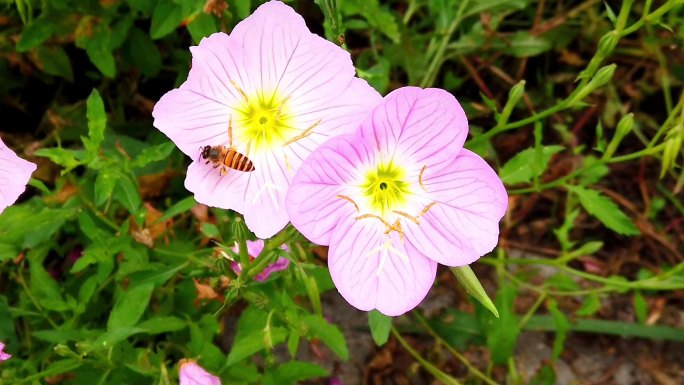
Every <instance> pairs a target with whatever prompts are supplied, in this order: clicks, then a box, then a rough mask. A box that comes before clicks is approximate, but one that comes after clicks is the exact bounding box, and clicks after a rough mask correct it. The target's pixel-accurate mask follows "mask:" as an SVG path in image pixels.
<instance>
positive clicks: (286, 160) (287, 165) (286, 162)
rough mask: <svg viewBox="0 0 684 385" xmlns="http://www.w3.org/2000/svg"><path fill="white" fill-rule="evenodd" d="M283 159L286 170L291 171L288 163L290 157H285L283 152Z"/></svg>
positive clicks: (285, 154)
mask: <svg viewBox="0 0 684 385" xmlns="http://www.w3.org/2000/svg"><path fill="white" fill-rule="evenodd" d="M283 159H284V160H285V168H286V169H287V171H289V172H292V165H291V164H290V159H289V158H288V157H287V153H283Z"/></svg>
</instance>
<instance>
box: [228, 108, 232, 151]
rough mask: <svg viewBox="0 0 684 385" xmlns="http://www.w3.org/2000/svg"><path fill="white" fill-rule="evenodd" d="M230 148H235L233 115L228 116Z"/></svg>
mask: <svg viewBox="0 0 684 385" xmlns="http://www.w3.org/2000/svg"><path fill="white" fill-rule="evenodd" d="M228 147H229V148H233V115H232V114H230V115H228Z"/></svg>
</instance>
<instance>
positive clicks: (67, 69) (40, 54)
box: [34, 45, 74, 82]
mask: <svg viewBox="0 0 684 385" xmlns="http://www.w3.org/2000/svg"><path fill="white" fill-rule="evenodd" d="M35 53H36V55H35V58H34V61H35V64H36V66H37V67H38V68H40V70H41V71H43V72H45V73H47V74H50V75H54V76H61V77H63V78H64V79H66V80H68V81H70V82H73V81H74V71H73V69H72V68H71V62H70V61H69V56H68V55H67V54H66V51H64V48H62V47H61V46H58V45H55V46H44V45H40V46H38V47H36V51H35Z"/></svg>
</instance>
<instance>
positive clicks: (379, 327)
mask: <svg viewBox="0 0 684 385" xmlns="http://www.w3.org/2000/svg"><path fill="white" fill-rule="evenodd" d="M368 326H369V327H370V331H371V335H372V336H373V341H375V344H376V345H378V346H382V345H384V344H385V343H386V342H387V340H388V339H389V334H390V330H391V329H392V317H388V316H386V315H384V314H382V313H380V312H379V311H377V310H371V311H369V312H368Z"/></svg>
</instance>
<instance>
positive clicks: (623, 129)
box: [603, 113, 634, 159]
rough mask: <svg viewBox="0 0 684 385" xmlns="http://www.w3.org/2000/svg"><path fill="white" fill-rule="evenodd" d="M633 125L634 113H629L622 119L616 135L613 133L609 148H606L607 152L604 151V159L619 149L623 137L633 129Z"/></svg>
mask: <svg viewBox="0 0 684 385" xmlns="http://www.w3.org/2000/svg"><path fill="white" fill-rule="evenodd" d="M633 127H634V114H632V113H629V114H627V115H625V116H623V117H622V119H620V122H619V123H618V125H617V128H616V130H615V135H613V139H611V140H610V143H609V144H608V148H606V152H604V153H603V158H604V159H606V158H610V157H611V156H612V155H613V154H614V153H615V150H617V148H618V146H619V145H620V142H622V139H623V138H624V137H625V136H627V134H629V133H630V132H631V131H632V128H633Z"/></svg>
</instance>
